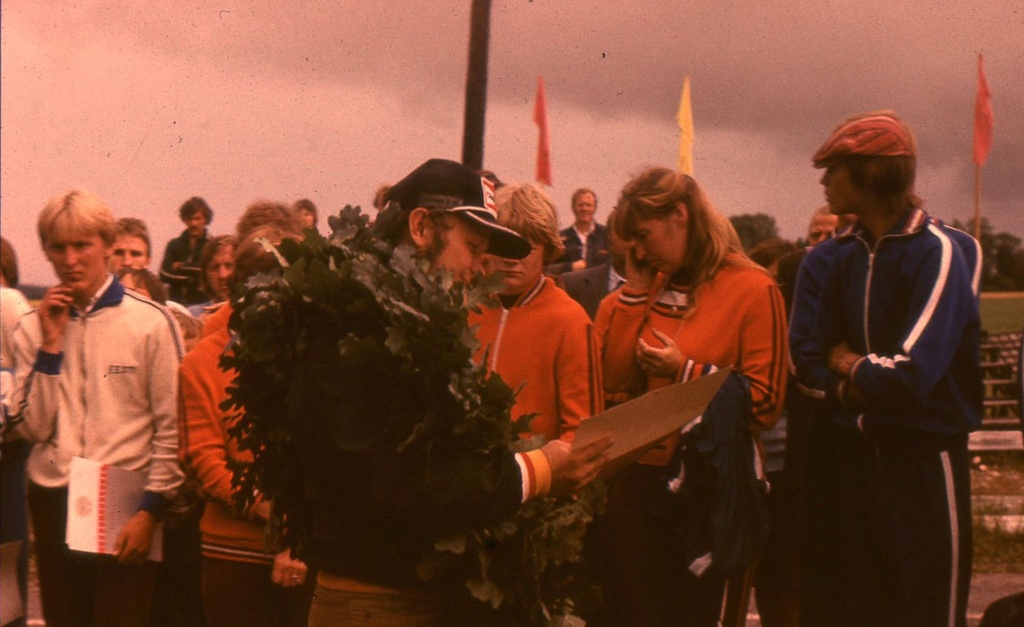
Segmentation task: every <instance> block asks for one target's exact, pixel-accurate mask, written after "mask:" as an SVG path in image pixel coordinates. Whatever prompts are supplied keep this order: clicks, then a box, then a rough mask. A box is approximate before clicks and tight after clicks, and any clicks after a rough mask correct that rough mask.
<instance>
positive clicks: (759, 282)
mask: <svg viewBox="0 0 1024 627" xmlns="http://www.w3.org/2000/svg"><path fill="white" fill-rule="evenodd" d="M673 288H675V289H673ZM685 292H686V289H685V288H684V287H683V286H673V285H669V284H668V279H667V277H665V276H664V275H658V277H657V278H656V279H655V283H654V285H653V286H652V287H651V291H650V292H649V293H637V292H631V291H629V289H627V288H626V287H623V288H622V289H621V290H619V291H618V292H616V293H614V295H609V296H608V297H607V298H605V300H604V301H602V303H601V307H600V309H599V310H598V314H597V318H596V319H595V325H596V327H597V331H598V336H599V339H600V341H601V346H602V368H603V371H604V389H605V392H606V394H607V395H608V398H610V399H612V398H614V399H616V400H623V399H624V398H629V397H631V396H636V395H637V394H643V393H644V392H647V391H649V390H653V389H656V388H659V387H662V386H665V385H669V384H670V383H675V382H678V381H685V380H689V379H693V378H696V377H698V376H700V374H702V373H703V372H704V371H705V368H706V367H707V366H716V367H719V368H722V367H725V366H733V367H734V368H735V369H736V370H737V371H738V372H739V373H740V374H742V375H743V376H745V377H746V378H747V379H748V380H749V382H750V393H751V407H752V409H753V413H754V422H755V424H754V425H751V426H752V427H753V428H757V429H762V428H763V429H770V428H771V427H772V426H773V425H774V424H775V422H776V420H778V417H779V413H780V412H781V411H782V404H783V401H784V394H785V389H786V376H787V369H786V355H787V354H788V353H787V346H786V341H787V340H786V312H785V305H784V304H783V300H782V294H781V293H780V292H779V288H778V286H777V285H776V284H775V281H774V280H773V279H772V277H771V276H770V275H769V274H768V273H767V272H764V271H762V270H760V269H759V268H756V267H753V266H748V265H745V263H744V262H742V261H740V260H739V259H738V258H737V257H735V256H732V257H730V258H727V260H726V263H725V264H724V265H723V266H722V267H721V268H720V269H719V270H718V272H717V273H716V274H715V276H714V277H713V278H712V279H711V280H710V281H707V282H706V283H704V284H703V285H701V286H700V287H699V288H697V290H696V292H695V293H694V294H693V296H692V297H691V302H695V303H696V305H695V306H696V310H695V311H693V312H692V315H689V316H686V315H685V314H686V313H687V306H686V305H684V304H683V303H682V299H681V298H680V297H681V296H683V294H685ZM684 298H685V297H684ZM652 329H657V330H659V331H660V332H662V333H664V334H665V335H667V336H669V337H671V338H672V339H673V340H674V341H675V342H676V344H677V345H678V347H679V350H680V352H681V353H682V354H683V364H682V367H681V368H680V370H679V372H678V373H677V374H676V376H675V377H674V379H666V378H657V377H648V376H646V375H644V374H643V373H642V372H641V371H640V369H639V366H638V365H637V363H636V343H637V340H638V339H639V338H643V339H644V341H645V342H647V343H649V344H651V345H654V346H661V345H662V343H661V341H660V340H658V339H657V338H656V337H655V336H654V334H653V332H652ZM674 446H675V443H674V441H672V440H669V441H666V442H665V443H663V446H662V447H659V448H658V449H655V450H654V451H652V452H651V453H649V454H648V455H647V456H645V457H644V458H643V459H642V460H641V462H642V463H650V464H656V465H662V464H665V463H668V458H669V455H670V454H671V452H672V449H673V448H674Z"/></svg>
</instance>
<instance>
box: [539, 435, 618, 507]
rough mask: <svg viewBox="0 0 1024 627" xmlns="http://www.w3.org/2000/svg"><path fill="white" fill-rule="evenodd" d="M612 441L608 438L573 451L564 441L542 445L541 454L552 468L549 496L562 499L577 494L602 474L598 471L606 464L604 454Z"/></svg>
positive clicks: (606, 460)
mask: <svg viewBox="0 0 1024 627" xmlns="http://www.w3.org/2000/svg"><path fill="white" fill-rule="evenodd" d="M613 443H614V441H613V440H612V439H611V438H610V437H606V438H602V439H600V440H597V441H596V442H591V443H590V444H588V445H586V446H582V447H580V448H578V449H574V448H573V447H572V445H571V444H569V443H568V442H565V441H563V440H552V441H551V442H548V443H547V444H545V445H544V447H543V448H542V449H541V451H543V452H544V455H545V456H546V457H547V458H548V463H549V464H550V465H551V491H550V493H549V494H551V495H552V496H565V495H568V494H572V493H573V492H576V491H577V490H579V489H580V488H582V487H583V486H585V485H587V484H588V483H590V482H591V481H593V480H594V479H597V477H598V475H600V474H601V469H602V468H604V465H605V464H607V463H608V457H607V456H606V455H605V454H604V453H605V451H607V450H608V449H609V448H611V446H612V444H613Z"/></svg>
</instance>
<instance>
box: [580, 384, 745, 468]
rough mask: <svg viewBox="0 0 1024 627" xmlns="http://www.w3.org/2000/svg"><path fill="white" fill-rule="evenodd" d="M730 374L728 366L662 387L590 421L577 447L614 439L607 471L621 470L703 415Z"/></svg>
mask: <svg viewBox="0 0 1024 627" xmlns="http://www.w3.org/2000/svg"><path fill="white" fill-rule="evenodd" d="M730 372H732V368H728V367H726V368H722V369H721V370H718V371H717V372H713V373H711V374H709V375H705V376H703V377H700V378H699V379H694V380H692V381H686V382H684V383H675V384H673V385H668V386H665V387H663V388H658V389H657V390H653V391H651V392H648V393H647V394H644V395H643V396H640V397H638V398H635V399H633V400H631V401H627V402H625V403H622V404H621V405H616V406H615V407H612V408H611V409H609V410H608V411H605V412H602V413H600V414H598V415H596V416H593V417H591V418H587V419H586V420H584V421H582V422H581V423H580V426H579V427H577V428H576V437H575V439H574V440H573V444H572V445H573V448H576V447H580V446H586V445H587V444H590V443H591V442H594V441H597V440H600V439H601V438H603V437H605V436H611V437H613V438H615V444H614V445H612V447H611V448H610V449H609V450H608V452H607V453H606V455H608V458H609V459H610V460H611V461H610V462H609V463H608V465H607V467H606V468H607V469H611V470H617V469H621V468H622V467H623V466H625V465H626V464H628V463H630V462H632V461H634V460H635V459H637V458H639V457H640V455H641V454H642V453H643V452H644V451H646V450H647V449H648V448H649V447H651V446H653V445H654V444H657V443H658V442H660V441H661V440H663V439H664V438H666V437H668V436H670V435H672V434H673V433H676V432H678V431H679V430H680V429H682V428H683V427H684V426H686V425H687V424H689V423H690V422H692V421H693V420H696V419H697V418H698V417H699V416H701V415H702V414H703V413H704V410H705V409H706V408H707V406H708V403H710V402H711V399H712V397H714V395H715V393H716V392H718V388H720V387H722V383H723V382H725V378H726V377H727V376H729V373H730Z"/></svg>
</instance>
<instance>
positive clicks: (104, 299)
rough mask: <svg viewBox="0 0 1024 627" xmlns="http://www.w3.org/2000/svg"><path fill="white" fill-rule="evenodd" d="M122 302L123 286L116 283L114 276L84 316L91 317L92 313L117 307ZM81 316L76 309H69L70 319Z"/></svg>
mask: <svg viewBox="0 0 1024 627" xmlns="http://www.w3.org/2000/svg"><path fill="white" fill-rule="evenodd" d="M122 300H124V286H123V285H121V282H120V281H118V280H117V277H116V276H115V277H114V280H113V281H111V282H110V285H109V286H108V287H107V289H106V290H105V291H104V292H103V294H102V295H101V296H100V298H99V300H97V301H96V304H95V305H94V306H93V308H92V309H90V310H89V313H87V314H86V315H87V316H88V315H92V314H93V313H94V312H97V311H99V310H100V309H103V308H105V307H116V306H117V305H120V304H121V301H122ZM81 315H82V314H81V313H79V311H78V309H76V308H75V307H72V308H71V317H73V318H77V317H79V316H81Z"/></svg>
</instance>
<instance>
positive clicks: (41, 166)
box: [0, 0, 1024, 283]
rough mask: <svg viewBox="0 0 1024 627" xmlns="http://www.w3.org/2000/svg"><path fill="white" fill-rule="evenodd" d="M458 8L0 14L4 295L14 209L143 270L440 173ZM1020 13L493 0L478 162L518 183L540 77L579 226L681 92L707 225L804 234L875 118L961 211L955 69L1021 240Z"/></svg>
mask: <svg viewBox="0 0 1024 627" xmlns="http://www.w3.org/2000/svg"><path fill="white" fill-rule="evenodd" d="M470 5H471V0H415V1H413V0H401V1H395V2H389V3H378V2H367V1H365V0H364V1H360V2H355V1H351V0H334V1H330V0H287V1H285V0H259V1H257V2H252V1H240V0H223V1H221V2H217V3H213V2H208V1H206V0H196V1H194V2H189V3H182V2H135V1H128V0H120V1H117V0H77V1H76V2H74V3H70V2H61V3H57V2H52V3H51V2H37V1H35V0H4V2H3V5H2V8H0V12H2V50H0V59H2V90H0V94H2V114H0V123H2V129H0V142H2V155H0V220H2V233H3V235H4V237H6V238H7V239H9V240H10V241H11V242H12V243H14V245H15V247H16V248H17V250H18V254H19V258H20V261H21V265H22V275H23V279H22V280H23V281H24V282H28V283H49V282H50V281H51V280H52V274H51V272H50V270H49V267H48V266H47V264H46V263H45V261H44V259H43V257H42V255H41V253H40V252H39V245H38V240H37V238H36V235H35V231H34V228H35V218H36V216H37V214H38V212H39V210H40V209H41V208H42V206H43V205H44V204H45V202H46V201H47V199H48V198H50V197H51V196H53V195H54V194H56V193H59V192H62V191H65V190H67V189H69V188H71V187H75V186H86V187H88V188H90V189H92V190H94V191H95V192H97V193H98V194H99V195H100V196H101V197H102V198H104V199H105V200H106V201H107V202H108V203H109V204H110V205H111V207H112V208H113V209H114V212H115V213H116V214H117V215H119V216H121V215H134V216H138V217H142V218H144V219H145V220H146V221H147V223H148V224H149V227H150V230H151V233H152V236H153V240H154V249H155V250H154V260H153V267H154V269H155V268H156V266H157V264H159V261H160V258H161V256H162V254H163V249H164V246H165V243H166V241H167V240H168V239H169V238H171V237H173V236H175V235H177V234H178V233H179V232H180V230H181V228H182V225H181V224H180V223H179V222H178V220H177V208H178V206H179V205H180V204H181V202H182V201H183V200H185V199H186V198H188V197H189V196H192V195H201V196H204V197H205V198H206V199H207V200H208V201H209V203H210V205H211V206H212V207H213V209H214V212H215V217H214V221H213V224H212V225H211V228H212V231H213V232H214V233H225V232H229V231H231V230H232V228H233V226H234V222H235V220H236V219H237V217H238V216H239V215H240V213H241V211H242V210H243V209H244V207H245V206H246V205H247V204H248V203H250V202H251V201H253V200H255V199H274V200H281V201H285V202H290V201H292V200H294V199H296V198H299V197H302V196H308V197H310V198H312V199H313V200H314V201H315V202H316V203H317V204H318V205H319V206H320V208H321V213H325V212H332V213H333V212H335V211H336V210H337V209H339V208H340V207H341V206H343V205H344V204H346V203H351V204H361V205H363V206H364V207H366V206H369V205H370V204H371V201H372V196H373V191H374V189H375V188H376V187H377V186H378V185H379V184H380V183H384V182H393V181H395V180H397V179H399V178H401V177H402V176H403V175H404V174H405V173H407V172H408V171H409V170H411V169H412V168H414V167H415V166H417V165H418V164H419V163H421V162H422V161H424V160H425V159H427V158H429V157H435V156H440V157H447V158H452V159H456V160H458V159H459V158H460V156H461V146H462V114H463V98H464V92H465V69H466V55H467V51H466V49H467V44H468V40H469V21H470ZM1022 33H1024V5H1022V4H1021V2H1020V0H985V1H984V2H967V1H964V0H932V1H929V2H924V1H923V0H922V1H918V2H910V1H901V0H861V1H860V2H856V3H854V2H848V1H845V0H844V1H836V0H771V1H768V0H765V1H760V0H747V1H739V0H715V1H714V2H705V3H693V2H680V1H679V0H650V1H643V0H589V1H586V0H494V2H493V10H492V16H491V56H490V80H489V87H488V95H489V102H488V109H487V127H486V140H485V149H484V150H485V165H486V166H487V167H489V168H491V169H493V170H495V171H496V172H497V173H498V174H499V175H500V176H501V177H502V178H503V179H505V180H507V181H523V180H530V179H531V178H532V176H533V172H534V163H535V162H534V159H535V155H536V145H537V130H536V127H535V126H534V124H533V122H532V108H533V99H534V92H535V89H536V81H537V77H538V76H543V78H544V82H545V86H546V91H547V97H548V112H549V120H550V127H551V147H552V162H553V175H554V186H553V187H552V188H550V189H549V191H550V193H551V194H552V196H553V198H554V199H555V201H556V204H557V205H558V206H559V208H560V211H561V217H562V221H563V223H564V224H568V223H569V221H570V219H569V218H570V213H569V210H568V201H569V196H570V194H571V193H572V190H573V189H575V188H576V187H579V186H588V187H592V188H593V189H595V190H596V191H597V194H598V197H599V201H600V202H599V207H598V211H599V217H600V218H602V219H603V217H604V216H605V215H606V214H607V212H608V211H609V210H610V208H611V207H612V205H613V204H614V201H615V198H616V196H617V194H618V191H619V189H621V187H622V185H623V184H624V183H625V182H626V181H627V180H628V178H629V176H630V175H631V174H634V173H636V172H637V171H639V170H640V169H641V168H643V167H644V166H646V165H668V166H674V164H675V163H676V158H677V154H678V129H677V127H676V122H675V112H676V109H677V108H678V104H679V94H680V91H681V86H682V81H683V77H684V76H686V75H689V76H690V77H691V81H692V98H693V115H694V125H695V128H696V140H695V146H694V158H695V176H696V178H697V179H698V181H700V182H701V183H702V185H703V186H704V187H705V188H706V190H707V192H708V195H709V196H710V197H711V199H712V200H713V201H714V202H715V204H716V205H717V206H718V208H719V209H720V210H722V211H723V212H724V213H726V214H727V215H735V214H740V213H757V212H765V213H769V214H771V215H773V216H775V218H776V221H777V222H778V224H779V227H780V229H781V231H782V235H783V236H785V237H788V238H791V239H795V238H796V237H798V236H800V235H802V234H803V231H804V229H805V224H806V222H807V216H808V215H809V213H810V212H811V211H812V210H813V209H814V208H815V207H817V206H819V205H820V204H822V200H823V197H822V194H821V190H820V186H819V185H818V177H819V174H820V173H819V172H818V171H816V170H813V169H812V168H811V167H810V161H809V160H810V155H811V154H812V153H813V152H814V151H815V149H816V148H817V147H818V145H820V143H821V142H822V141H823V140H824V139H825V137H826V136H827V135H828V133H829V132H830V131H831V129H832V128H833V127H834V126H835V124H836V123H837V122H839V121H840V120H841V119H842V118H843V117H845V116H846V115H848V114H850V113H854V112H858V111H863V110H870V109H879V108H891V109H894V110H896V111H898V112H899V113H900V114H901V115H902V116H903V117H904V119H906V120H907V121H908V122H909V123H910V124H911V125H912V126H913V127H914V128H915V130H916V132H917V134H918V140H919V148H920V153H921V154H920V158H919V176H918V189H919V192H920V194H921V195H922V196H923V197H924V198H925V200H926V207H927V208H928V209H929V210H931V211H932V212H933V213H934V214H936V215H938V216H939V217H941V218H944V219H953V218H968V217H970V216H971V215H973V202H974V201H973V187H974V167H973V164H972V162H971V157H970V155H971V152H970V151H971V141H972V124H973V111H974V98H975V92H976V84H977V55H978V53H979V52H982V53H984V55H985V66H986V71H987V74H988V80H989V84H990V86H991V89H992V93H993V107H994V109H995V116H996V128H995V134H994V135H995V138H994V145H993V148H992V151H991V153H990V155H989V161H988V164H987V165H986V166H985V168H984V169H983V173H982V177H983V178H982V210H983V213H984V214H985V215H986V216H988V217H989V219H990V220H991V221H992V223H993V224H994V226H995V227H996V229H997V230H1006V231H1010V232H1013V233H1016V234H1017V235H1021V236H1024V184H1022V183H1021V181H1022V178H1024V35H1022Z"/></svg>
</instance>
